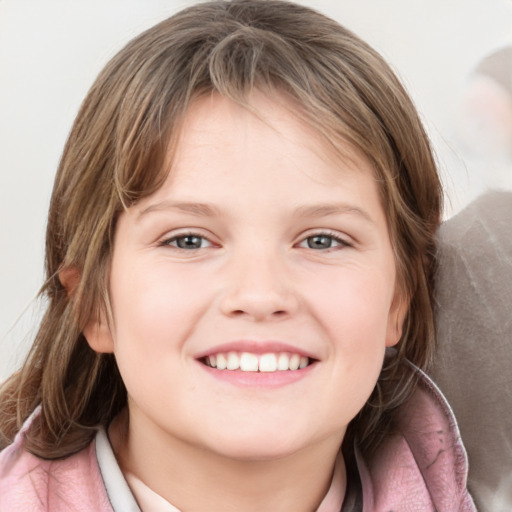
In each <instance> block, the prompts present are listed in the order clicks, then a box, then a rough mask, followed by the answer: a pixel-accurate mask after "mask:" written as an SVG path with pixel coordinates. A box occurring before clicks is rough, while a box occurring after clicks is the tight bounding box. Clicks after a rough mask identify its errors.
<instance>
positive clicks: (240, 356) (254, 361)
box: [200, 352, 314, 373]
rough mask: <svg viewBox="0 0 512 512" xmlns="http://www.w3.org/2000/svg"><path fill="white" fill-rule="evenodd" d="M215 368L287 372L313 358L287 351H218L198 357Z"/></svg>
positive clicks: (300, 368)
mask: <svg viewBox="0 0 512 512" xmlns="http://www.w3.org/2000/svg"><path fill="white" fill-rule="evenodd" d="M200 361H201V362H202V363H203V364H205V365H206V366H209V367H210V368H216V369H217V370H239V371H242V372H261V373H273V372H287V371H297V370H302V369H303V368H306V367H307V366H309V365H311V364H312V363H313V362H314V360H313V359H311V358H309V357H305V356H301V355H299V354H292V353H289V352H278V353H267V354H253V353H251V352H219V353H217V354H211V355H208V356H206V357H203V358H201V359H200Z"/></svg>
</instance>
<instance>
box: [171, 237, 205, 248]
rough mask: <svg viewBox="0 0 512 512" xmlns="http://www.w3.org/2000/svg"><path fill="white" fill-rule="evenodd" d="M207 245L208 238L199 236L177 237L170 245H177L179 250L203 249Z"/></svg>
mask: <svg viewBox="0 0 512 512" xmlns="http://www.w3.org/2000/svg"><path fill="white" fill-rule="evenodd" d="M207 244H208V240H206V238H203V237H202V236H197V235H183V236H177V237H175V238H173V239H172V240H170V241H169V245H175V246H176V247H178V248H179V249H201V248H203V247H206V246H207Z"/></svg>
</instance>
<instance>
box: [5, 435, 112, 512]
mask: <svg viewBox="0 0 512 512" xmlns="http://www.w3.org/2000/svg"><path fill="white" fill-rule="evenodd" d="M26 428H27V427H24V429H22V430H21V431H20V432H19V433H18V435H17V436H16V439H15V440H14V442H13V444H11V445H10V446H8V447H7V448H5V449H4V450H3V451H2V452H0V510H30V511H34V512H46V511H52V512H64V511H66V512H68V511H69V512H92V511H95V512H107V511H108V512H112V508H111V507H110V504H109V500H108V497H107V494H106V491H105V487H104V485H103V481H102V478H101V474H100V471H99V468H98V463H97V460H96V455H95V449H94V442H93V443H91V444H90V445H89V446H87V447H86V448H85V449H83V450H82V451H80V452H78V453H76V454H73V455H70V456H69V457H67V458H65V459H61V460H44V459H41V458H39V457H36V456H35V455H33V454H31V453H29V452H28V451H27V450H26V449H25V446H24V437H25V436H24V433H25V431H26Z"/></svg>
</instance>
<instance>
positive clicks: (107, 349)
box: [59, 267, 114, 353]
mask: <svg viewBox="0 0 512 512" xmlns="http://www.w3.org/2000/svg"><path fill="white" fill-rule="evenodd" d="M80 278H81V275H80V272H79V270H78V269H77V268H76V267H66V268H64V269H62V270H61V271H60V272H59V281H60V282H61V284H62V286H63V287H64V288H65V289H66V292H67V294H68V297H72V296H73V295H74V294H75V292H76V289H77V288H78V285H79V284H80ZM96 316H97V317H95V318H92V319H91V320H89V322H87V325H86V326H85V329H84V330H83V334H84V336H85V339H86V340H87V343H89V346H90V347H91V348H92V349H93V350H94V351H95V352H98V353H111V352H113V351H114V344H113V340H112V334H111V332H110V327H109V325H108V322H107V321H106V319H105V315H103V314H102V313H98V314H97V315H96Z"/></svg>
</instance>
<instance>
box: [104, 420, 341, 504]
mask: <svg viewBox="0 0 512 512" xmlns="http://www.w3.org/2000/svg"><path fill="white" fill-rule="evenodd" d="M133 430H134V428H132V426H130V429H128V428H126V422H125V421H122V420H121V421H119V420H118V421H115V422H114V423H113V424H112V426H111V428H110V430H109V434H110V438H111V442H112V446H113V449H114V452H115V454H116V457H117V459H118V462H119V464H120V466H121V469H122V470H123V471H129V472H131V473H133V474H134V475H136V476H137V477H138V478H139V479H140V480H142V481H143V482H144V483H145V484H146V485H147V486H148V487H150V488H151V489H152V490H153V491H154V492H156V493H157V494H159V495H160V496H162V497H163V498H165V499H166V500H167V501H168V502H169V503H171V504H172V505H174V506H175V507H177V508H178V509H179V510H183V511H186V510H208V511H209V512H220V511H222V512H232V511H233V512H234V511H237V512H256V511H258V512H260V511H262V510H272V512H289V511H290V510H293V511H294V512H311V511H312V510H316V509H317V508H318V506H319V504H320V503H321V501H322V499H323V498H324V496H325V494H326V493H327V491H328V490H329V487H330V484H331V480H332V475H333V468H334V464H335V461H336V456H337V453H338V447H339V445H340V443H341V439H338V440H336V441H335V442H334V440H328V441H326V442H321V443H318V444H316V445H315V446H314V447H309V448H308V449H306V450H301V451H300V452H298V453H293V454H290V455H287V456H284V457H281V458H276V459H271V460H240V459H232V458H229V457H225V456H222V455H219V454H217V453H214V452H211V451H207V450H203V449H198V448H197V447H194V446H191V445H190V444H188V443H184V442H180V441H179V440H176V439H172V440H169V439H167V440H166V442H165V444H164V446H162V443H161V442H159V440H158V436H155V435H154V433H148V432H147V431H142V432H140V431H135V432H134V431H133ZM341 469H342V473H343V481H342V485H343V489H342V492H343V494H344V492H345V486H346V475H345V468H344V466H343V467H342V468H341Z"/></svg>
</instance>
